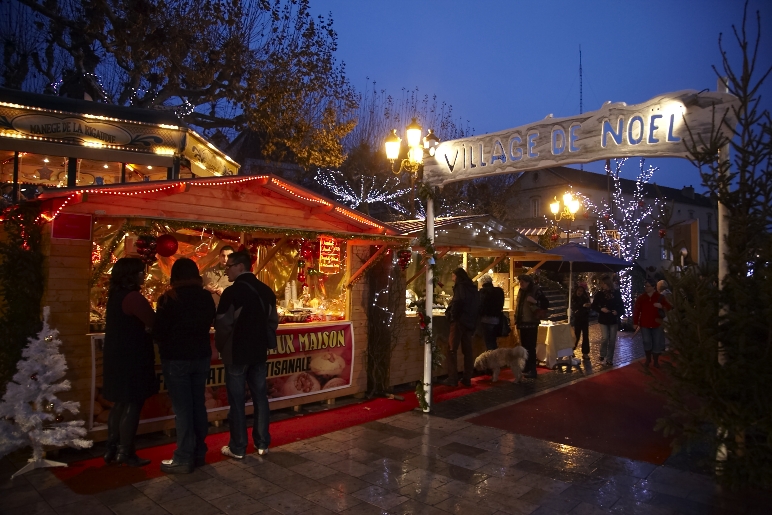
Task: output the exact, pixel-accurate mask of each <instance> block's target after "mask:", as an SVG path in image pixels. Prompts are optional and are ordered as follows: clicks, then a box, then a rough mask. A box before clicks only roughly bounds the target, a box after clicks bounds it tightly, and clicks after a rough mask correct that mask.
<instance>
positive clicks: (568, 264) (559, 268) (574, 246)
mask: <svg viewBox="0 0 772 515" xmlns="http://www.w3.org/2000/svg"><path fill="white" fill-rule="evenodd" d="M545 253H546V254H554V255H556V256H560V257H562V258H563V261H547V262H546V263H544V264H543V265H542V266H541V267H539V269H540V270H549V271H552V272H576V273H582V272H618V271H619V270H622V269H623V268H628V267H631V266H634V264H633V263H630V262H629V261H625V260H623V259H619V258H618V257H614V256H611V255H609V254H606V253H604V252H598V251H597V250H592V249H588V248H587V247H585V246H584V245H579V244H578V243H573V242H572V243H566V244H565V245H560V246H559V247H555V248H554V249H550V250H547V251H546V252H545Z"/></svg>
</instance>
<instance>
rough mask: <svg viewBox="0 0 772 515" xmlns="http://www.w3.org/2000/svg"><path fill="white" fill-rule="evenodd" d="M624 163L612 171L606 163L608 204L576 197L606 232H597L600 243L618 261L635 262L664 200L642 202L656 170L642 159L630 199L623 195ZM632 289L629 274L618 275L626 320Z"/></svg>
mask: <svg viewBox="0 0 772 515" xmlns="http://www.w3.org/2000/svg"><path fill="white" fill-rule="evenodd" d="M625 161H627V159H620V160H615V166H614V168H613V169H612V168H611V165H610V163H609V162H608V161H607V162H606V173H607V174H609V175H610V176H611V179H612V181H613V183H614V184H613V190H612V196H611V202H610V203H609V202H608V201H607V200H606V199H603V200H602V201H601V204H600V205H599V206H598V205H595V204H594V203H592V202H591V201H590V200H589V199H588V198H587V197H585V196H584V195H582V194H581V193H580V194H578V195H577V196H578V197H579V198H580V200H581V201H582V203H583V204H584V207H585V209H586V210H587V211H589V212H593V213H595V214H596V215H597V216H598V218H599V220H598V222H599V225H601V226H603V228H604V229H605V230H600V231H598V241H599V243H601V244H602V245H603V246H605V247H606V248H608V249H609V250H611V251H612V253H613V254H615V255H617V257H620V258H622V259H624V260H625V261H630V262H634V261H636V260H637V259H638V258H639V257H640V255H641V249H642V248H643V245H644V244H645V243H646V239H647V238H648V237H649V234H651V231H653V230H654V229H655V228H656V227H657V226H658V225H659V223H660V220H661V218H662V209H663V207H664V204H663V201H664V199H661V198H655V199H654V200H653V201H649V202H647V201H646V200H645V199H644V186H645V185H646V184H648V182H649V181H650V180H651V178H652V176H653V175H654V172H656V171H657V170H659V168H657V167H655V166H645V160H644V159H641V162H640V168H639V171H638V178H637V179H636V180H635V189H634V190H633V192H632V195H630V194H627V195H625V194H623V193H622V181H621V180H620V178H619V174H620V172H621V171H622V166H623V165H624V164H625ZM632 286H633V281H632V277H631V275H630V270H623V271H622V272H620V274H619V289H620V291H621V293H622V298H623V299H624V302H625V312H626V313H627V316H632V314H633V296H632Z"/></svg>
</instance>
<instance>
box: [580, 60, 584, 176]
mask: <svg viewBox="0 0 772 515" xmlns="http://www.w3.org/2000/svg"><path fill="white" fill-rule="evenodd" d="M582 113H584V107H583V105H582V45H579V114H582ZM579 169H580V170H584V165H583V164H580V165H579Z"/></svg>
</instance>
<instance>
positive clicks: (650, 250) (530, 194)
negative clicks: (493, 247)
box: [507, 167, 718, 268]
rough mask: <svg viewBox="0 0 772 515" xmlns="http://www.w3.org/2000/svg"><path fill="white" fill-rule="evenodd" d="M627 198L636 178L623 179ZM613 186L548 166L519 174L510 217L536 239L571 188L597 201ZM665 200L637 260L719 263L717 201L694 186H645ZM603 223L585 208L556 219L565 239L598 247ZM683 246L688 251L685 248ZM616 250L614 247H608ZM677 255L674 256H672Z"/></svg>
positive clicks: (649, 198)
mask: <svg viewBox="0 0 772 515" xmlns="http://www.w3.org/2000/svg"><path fill="white" fill-rule="evenodd" d="M620 183H621V187H622V194H623V196H624V197H625V199H627V200H629V199H632V198H633V192H634V190H635V185H636V183H635V181H633V180H630V179H620ZM613 190H614V181H613V179H612V178H611V177H610V176H608V175H606V174H599V173H594V172H587V171H583V170H577V169H574V168H568V167H554V168H545V169H542V170H537V171H533V172H527V173H523V174H521V175H520V177H518V178H517V180H516V181H515V182H514V183H513V184H512V186H511V187H510V188H509V190H508V192H507V197H508V202H507V205H508V210H507V221H509V222H511V223H512V225H514V226H516V227H518V230H520V232H521V233H523V234H526V235H528V236H529V237H531V238H532V239H534V240H537V239H538V237H539V236H540V235H543V234H545V233H546V232H547V229H548V227H549V223H550V222H549V220H552V219H553V215H552V213H551V211H550V203H552V202H554V199H555V198H557V199H561V198H562V196H563V194H564V193H566V192H569V191H570V192H572V193H574V194H581V195H583V196H585V197H586V198H587V199H589V200H590V201H591V202H592V203H593V204H595V205H601V204H602V202H603V201H604V200H605V201H606V202H609V201H610V199H611V197H612V195H613ZM657 198H662V199H663V200H664V205H665V209H664V214H663V216H662V217H660V218H658V219H657V220H647V221H648V222H652V223H654V224H655V225H654V230H652V231H651V233H650V234H649V237H648V238H647V240H646V242H645V243H644V245H643V247H642V248H641V253H640V256H639V259H638V264H640V265H641V266H643V267H644V268H646V267H649V266H654V267H658V268H670V266H671V265H676V266H679V265H680V264H681V258H682V257H683V260H684V264H700V265H708V264H710V263H716V262H717V261H718V244H717V239H716V230H717V225H716V224H717V218H716V217H717V208H716V204H715V202H714V201H713V200H712V199H711V198H709V197H707V196H705V195H701V194H699V193H695V191H694V188H693V187H692V186H687V187H684V188H682V189H680V190H679V189H675V188H669V187H665V186H657V185H656V184H646V185H645V186H644V199H645V200H644V202H647V203H649V202H654V201H655V199H657ZM603 222H604V221H603V220H602V219H599V217H598V216H597V215H596V214H595V213H592V212H589V211H587V210H585V208H584V207H582V208H581V209H580V210H579V212H577V213H576V217H575V220H574V221H568V220H565V219H564V220H561V221H559V222H557V224H558V227H559V228H560V236H559V237H560V238H561V242H564V241H575V242H577V243H581V244H584V245H587V246H590V247H597V245H598V243H597V241H598V237H597V232H598V231H599V230H604V229H605V228H604V223H603ZM682 249H686V250H685V251H682ZM600 250H606V251H609V252H610V253H615V252H614V250H613V249H603V248H601V249H600ZM674 253H675V256H674V255H673V254H674Z"/></svg>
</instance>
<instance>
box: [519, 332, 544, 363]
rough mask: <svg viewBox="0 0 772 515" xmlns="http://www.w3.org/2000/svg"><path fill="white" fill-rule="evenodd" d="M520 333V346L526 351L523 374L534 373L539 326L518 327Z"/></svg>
mask: <svg viewBox="0 0 772 515" xmlns="http://www.w3.org/2000/svg"><path fill="white" fill-rule="evenodd" d="M517 330H518V332H519V333H520V345H522V346H523V348H524V349H525V350H527V351H528V359H527V360H525V368H523V372H526V373H531V372H534V373H535V372H536V339H537V337H538V336H539V326H533V327H518V328H517Z"/></svg>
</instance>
